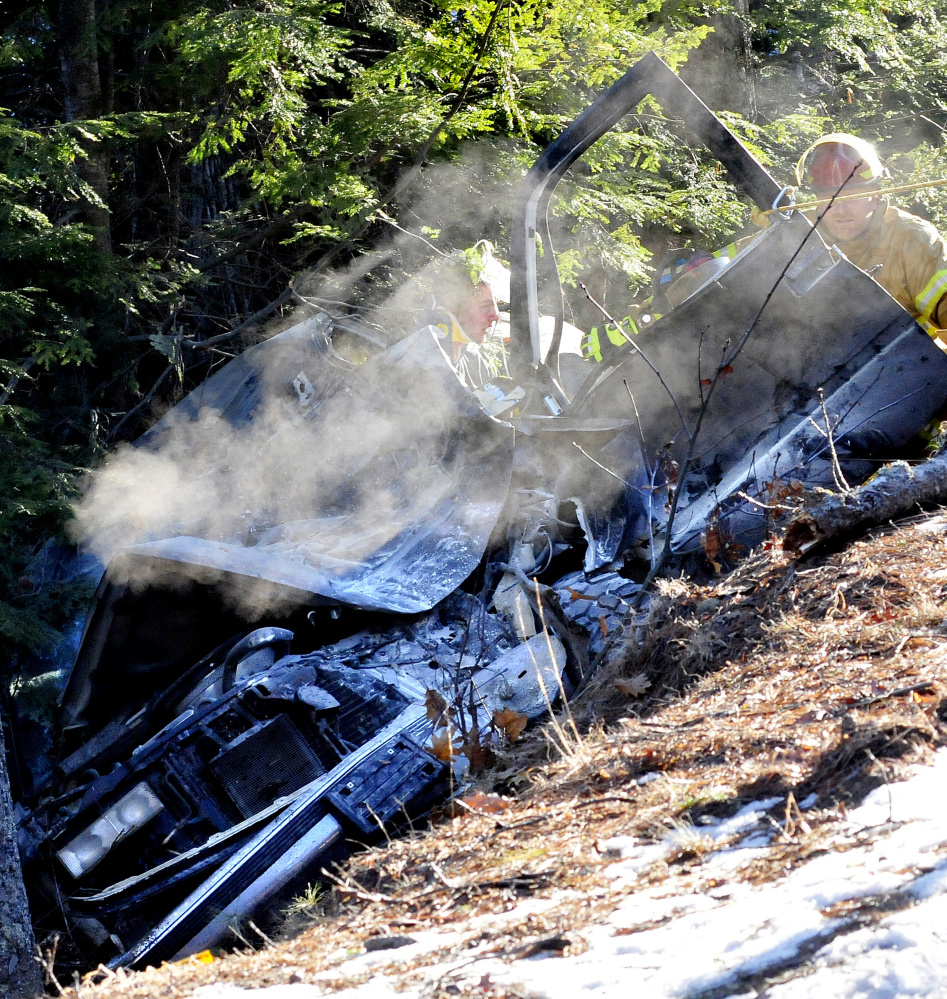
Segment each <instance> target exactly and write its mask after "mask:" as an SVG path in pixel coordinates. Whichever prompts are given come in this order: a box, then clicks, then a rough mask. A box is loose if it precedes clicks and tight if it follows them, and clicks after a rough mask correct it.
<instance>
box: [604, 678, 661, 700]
mask: <svg viewBox="0 0 947 999" xmlns="http://www.w3.org/2000/svg"><path fill="white" fill-rule="evenodd" d="M612 682H613V685H614V687H615V689H616V690H617V691H618V693H619V694H624V695H625V697H641V695H642V694H643V693H644V692H645V691H646V690H647V689H648V687H650V686H651V681H650V680H649V679H648V678H647V677H646V676H645V675H644V673H638V674H637V675H636V676H631V677H622V678H620V679H618V680H614V681H612Z"/></svg>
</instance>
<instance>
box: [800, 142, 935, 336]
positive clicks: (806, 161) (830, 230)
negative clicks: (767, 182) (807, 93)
mask: <svg viewBox="0 0 947 999" xmlns="http://www.w3.org/2000/svg"><path fill="white" fill-rule="evenodd" d="M883 176H884V167H883V166H882V164H881V160H880V159H879V158H878V154H877V153H876V152H875V149H874V147H873V146H872V145H871V144H870V143H868V142H865V141H864V139H859V138H858V137H856V136H854V135H846V134H844V133H834V134H832V135H826V136H823V137H822V138H821V139H819V140H818V141H817V142H815V143H814V144H813V145H811V146H810V147H809V148H808V149H807V150H806V151H805V152H804V153H803V154H802V156H801V157H800V159H799V163H798V165H797V167H796V179H797V181H798V182H799V183H800V184H801V185H803V186H805V187H807V188H808V189H809V190H810V191H811V192H812V194H814V195H815V196H816V197H817V198H818V199H819V200H827V199H830V198H833V197H835V198H836V200H835V201H834V202H833V203H832V204H831V205H830V206H829V208H828V209H827V210H825V214H824V215H823V217H822V219H821V221H820V222H819V231H820V232H821V233H822V235H823V237H824V238H825V240H826V242H827V243H830V244H832V243H834V244H835V245H836V246H837V247H838V248H839V249H840V250H841V251H842V253H844V254H845V256H846V257H848V259H849V260H850V261H851V262H852V263H853V264H855V266H856V267H859V268H861V269H862V270H863V271H866V272H867V273H868V274H870V275H871V276H872V277H873V278H874V279H875V280H876V281H877V282H878V284H880V285H881V287H882V288H884V289H885V291H887V292H888V294H889V295H891V297H892V298H894V299H896V300H897V301H898V302H899V303H900V304H901V305H902V306H904V308H905V309H906V310H907V311H908V312H910V313H911V315H912V316H914V317H915V318H916V319H917V321H918V322H919V323H920V324H921V325H922V326H923V327H924V328H925V329H926V330H927V331H928V332H929V333H930V334H931V335H932V336H940V338H941V339H944V340H947V330H945V327H947V244H945V242H944V239H943V237H942V236H941V235H940V233H939V232H938V231H937V230H936V229H935V228H934V226H932V225H931V223H930V222H925V221H924V219H921V218H918V217H917V216H916V215H911V214H909V213H908V212H905V211H902V210H901V209H899V208H895V207H894V206H893V205H889V204H888V201H887V199H886V198H884V197H883V196H882V195H881V194H880V193H879V183H880V181H881V179H882V177H883ZM852 195H856V197H851V196H852ZM821 210H822V209H817V210H815V211H814V212H813V215H814V216H815V217H818V214H819V212H820V211H821Z"/></svg>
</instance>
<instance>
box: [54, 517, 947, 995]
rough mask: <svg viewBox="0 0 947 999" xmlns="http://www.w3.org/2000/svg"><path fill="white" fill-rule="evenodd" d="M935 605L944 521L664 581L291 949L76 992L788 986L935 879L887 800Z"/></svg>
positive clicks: (913, 729) (944, 678) (316, 911)
mask: <svg viewBox="0 0 947 999" xmlns="http://www.w3.org/2000/svg"><path fill="white" fill-rule="evenodd" d="M945 610H947V518H945V517H944V516H943V515H931V516H926V517H919V518H915V519H913V520H912V521H909V522H904V523H902V524H901V525H899V526H898V527H897V528H887V529H885V530H881V531H877V532H875V533H874V534H873V535H872V536H870V537H868V538H866V539H863V540H860V541H857V542H855V543H852V544H850V545H849V546H847V547H845V548H844V549H842V550H840V551H838V552H836V553H832V554H824V555H817V556H812V555H810V557H808V558H807V559H804V560H802V561H799V562H791V561H787V560H786V559H785V558H784V557H783V556H782V555H781V554H780V552H779V551H778V550H777V549H775V548H774V549H772V550H770V551H764V552H761V553H758V554H756V555H754V556H753V557H752V558H750V559H749V560H748V561H747V562H746V563H745V564H744V565H743V566H741V567H740V568H739V569H738V570H737V571H735V572H734V573H732V574H730V575H729V576H727V577H726V578H723V579H721V581H720V582H719V584H718V585H716V586H703V587H700V586H695V585H690V584H687V583H685V582H673V583H666V584H664V586H663V588H662V591H661V595H660V598H659V599H658V600H657V601H655V603H654V605H653V606H652V609H651V611H650V612H649V615H648V618H647V620H646V621H645V622H644V623H642V624H640V625H639V627H637V628H636V629H635V630H634V632H633V634H629V635H628V636H627V637H626V638H625V639H624V640H623V641H622V642H621V643H620V644H619V645H618V646H617V647H616V649H615V652H614V654H613V655H612V657H611V660H610V662H608V663H607V664H606V665H605V666H604V667H603V668H602V669H601V670H600V672H599V674H598V675H597V676H596V678H595V681H594V683H593V684H592V685H590V687H589V688H588V689H587V690H586V691H585V692H584V694H583V695H582V696H581V697H580V698H579V699H577V701H576V702H575V703H574V704H573V706H572V711H573V715H572V716H571V717H569V716H566V717H560V718H559V719H558V720H557V721H556V722H555V723H554V724H551V725H547V726H546V727H545V728H544V729H543V730H542V731H540V732H535V733H531V734H529V735H528V736H527V737H526V738H525V739H523V740H521V741H520V743H519V744H518V745H517V746H516V747H514V748H515V751H514V752H510V753H509V754H507V756H506V758H505V759H504V760H503V761H502V763H501V765H500V766H499V767H498V768H497V770H496V771H495V772H493V773H492V774H491V775H490V782H491V783H490V785H489V790H488V789H487V788H486V785H485V789H484V790H483V791H480V792H477V793H472V794H469V795H468V796H467V798H466V799H464V800H462V801H461V802H460V803H458V804H457V805H455V807H454V810H453V815H452V816H451V815H447V816H444V817H442V818H441V819H440V820H438V821H437V822H436V823H435V824H434V825H433V826H432V828H431V829H430V830H428V831H426V832H423V833H417V834H416V835H413V836H411V837H408V838H405V839H402V840H398V841H395V842H393V843H391V844H390V845H389V846H387V847H386V848H383V849H379V850H375V851H372V852H368V853H363V854H360V855H358V856H356V857H355V858H354V859H353V861H352V862H351V863H349V865H348V866H347V867H346V868H345V869H344V870H340V871H337V872H336V873H335V877H336V886H335V888H334V889H333V890H332V891H331V892H330V893H327V894H326V895H325V896H323V897H322V898H321V899H320V900H318V901H316V902H315V903H314V904H313V905H312V906H310V907H309V908H308V909H305V908H304V911H303V912H302V913H301V914H297V915H296V917H295V918H294V920H293V922H292V925H293V929H294V932H295V933H296V934H297V935H295V936H293V937H291V938H289V939H286V940H284V941H283V942H279V943H276V944H274V945H268V944H266V943H265V942H264V940H263V939H261V936H262V935H261V934H260V933H259V931H257V930H256V929H255V927H253V926H250V927H244V928H243V929H242V933H243V934H244V936H245V938H246V939H245V942H246V948H245V950H244V951H243V952H241V953H237V954H234V955H231V956H228V957H225V958H222V959H220V960H214V961H213V962H212V963H210V964H198V963H196V962H190V963H182V964H178V965H175V966H165V967H163V968H160V969H157V970H149V971H147V972H144V973H141V974H136V975H128V976H125V975H123V974H119V975H114V974H112V973H107V972H100V973H99V974H97V975H92V976H87V978H86V980H85V983H84V984H82V986H81V993H80V994H81V997H82V999H92V997H95V999H113V997H119V996H122V997H151V996H164V995H169V996H190V995H193V994H194V993H195V990H196V989H198V988H200V987H202V986H208V985H211V984H212V983H216V985H215V986H214V988H212V989H209V990H207V991H205V992H204V993H198V994H203V995H204V996H205V997H206V999H210V997H211V996H221V997H223V996H227V995H230V994H231V986H241V987H243V988H265V987H268V986H276V985H281V986H284V988H280V989H277V990H274V991H273V992H271V993H270V996H271V997H272V999H296V997H297V996H298V999H308V997H310V996H315V995H319V994H321V993H322V992H323V991H325V992H336V991H338V990H341V989H346V988H352V987H360V988H359V992H358V995H359V997H360V999H366V997H367V996H369V995H373V996H377V995H388V994H389V993H390V992H391V991H392V990H394V991H405V992H406V994H409V995H412V996H414V995H418V996H420V995H423V996H440V995H451V994H452V995H457V994H463V995H465V996H477V995H482V996H524V995H535V994H548V995H566V994H568V995H571V994H572V993H573V992H575V991H576V990H577V989H579V988H580V987H581V988H592V990H593V991H595V989H598V991H597V992H596V994H599V995H611V994H613V993H612V989H613V988H614V989H616V990H619V989H620V990H622V994H626V993H627V990H628V988H629V987H632V986H634V985H635V983H636V981H637V984H638V985H639V986H641V987H643V988H645V989H646V992H645V993H642V994H648V995H655V996H658V995H660V996H664V995H668V996H670V995H687V996H701V997H704V999H710V997H713V996H726V995H731V994H734V993H740V992H747V991H748V990H751V989H755V990H760V989H763V988H765V987H768V986H771V985H772V983H773V982H779V981H783V982H787V983H788V985H786V986H777V987H778V988H783V987H787V988H788V987H792V986H794V985H796V984H798V985H800V986H801V985H802V982H800V981H799V979H800V978H801V977H802V976H805V975H808V974H809V973H811V972H812V970H813V964H812V955H813V954H814V953H816V951H817V950H818V949H819V948H820V947H822V946H823V945H826V944H827V942H828V941H831V940H836V941H838V940H841V939H843V938H845V939H849V935H852V934H857V933H861V932H864V931H866V930H870V929H871V927H873V926H875V925H876V924H878V925H879V926H882V927H884V926H887V925H888V924H884V923H883V921H884V920H885V919H888V918H891V913H892V912H895V913H900V914H901V915H903V914H904V913H910V912H911V911H912V909H913V907H915V906H917V905H919V904H920V900H921V899H922V898H924V897H926V896H924V895H923V893H922V891H921V889H920V887H918V886H919V885H920V884H921V882H920V881H918V880H917V876H918V874H919V872H923V871H926V870H936V869H937V864H938V850H939V849H940V847H939V845H938V844H939V843H940V840H938V836H940V835H941V834H940V833H939V832H937V833H930V835H928V836H927V839H928V840H930V842H927V840H925V843H926V844H927V846H926V852H925V853H924V854H923V856H921V855H920V853H919V851H920V850H921V846H919V845H918V843H919V841H918V840H917V837H916V836H915V838H914V839H911V837H910V836H907V833H906V832H905V830H909V829H912V828H915V826H912V825H911V824H910V823H907V822H905V823H904V824H903V825H899V823H898V822H897V821H896V819H897V816H896V815H895V811H896V805H895V802H896V800H897V795H896V794H894V792H895V791H897V788H893V785H894V782H895V781H897V780H898V779H899V777H901V776H903V774H904V773H905V772H906V771H907V770H908V768H909V765H910V764H914V763H923V762H930V761H931V760H932V759H933V757H934V752H935V749H936V748H937V747H938V745H940V744H942V743H943V742H944V737H945V734H947V724H945V721H944V717H943V716H947V701H945V700H944V696H945V693H947V625H945V623H944V618H945ZM645 680H647V681H648V683H649V684H650V686H648V687H647V688H645V682H644V681H645ZM642 690H643V691H644V693H643V695H642V696H636V695H637V693H638V692H639V691H642ZM576 732H578V733H580V734H581V737H580V738H577V737H576ZM931 773H934V771H931ZM497 788H499V789H502V790H503V791H504V796H502V797H501V796H500V795H498V794H496V793H493V791H494V790H495V789H497ZM878 788H880V789H881V790H880V791H875V794H874V796H873V797H872V798H871V799H870V803H869V805H870V807H869V806H866V807H868V810H867V811H866V810H865V809H862V810H861V811H855V809H857V807H858V805H859V804H860V803H861V802H862V800H863V799H864V797H865V795H866V794H868V793H869V792H871V791H873V789H878ZM879 794H880V795H881V796H882V798H883V800H882V798H879V797H878V795H879ZM884 795H887V798H884ZM926 797H927V799H929V800H933V799H935V798H937V799H939V797H943V796H942V795H938V794H937V793H936V791H935V792H931V791H928V792H926ZM879 801H880V802H881V804H880V805H879ZM885 802H889V804H887V805H885ZM898 807H900V806H898ZM872 808H873V809H874V811H871V809H872ZM879 808H880V810H881V812H885V813H886V814H885V815H881V817H880V818H878V819H877V821H876V820H875V819H871V821H868V820H866V819H865V818H864V816H865V815H875V813H876V812H878V810H879ZM879 814H880V813H879ZM912 814H913V813H912ZM914 817H915V818H916V816H914ZM925 821H926V820H925ZM918 828H919V827H918ZM924 828H925V829H927V827H924ZM938 828H940V827H938ZM899 837H900V839H899ZM942 839H943V844H944V849H947V826H945V828H944V829H943V836H942ZM879 844H880V845H879ZM912 851H913V852H912ZM886 858H887V859H886ZM906 858H910V859H906ZM879 864H880V865H881V866H880V867H879V866H878V865H879ZM818 865H821V867H819V866H818ZM872 865H875V866H874V867H872ZM817 869H818V870H819V871H821V874H819V875H818V877H816V873H815V872H816V871H817ZM866 872H868V873H866ZM915 889H916V890H915ZM925 890H927V889H925ZM764 893H765V894H764ZM741 906H742V908H741ZM753 906H755V908H753ZM748 907H749V908H748ZM751 909H752V912H754V913H756V915H751V914H749V913H750V912H751ZM760 912H762V915H760ZM741 913H742V915H741ZM741 920H742V922H741ZM888 931H889V932H893V931H891V929H890V926H889V927H888ZM850 939H852V940H854V939H855V937H854V936H851V937H850ZM697 941H701V943H700V946H699V947H698V946H697ZM254 948H259V949H254ZM708 948H710V949H708ZM629 955H630V956H629ZM537 956H556V957H559V958H562V960H561V961H559V962H549V961H546V962H536V961H535V960H526V959H527V958H535V957H537ZM636 962H637V963H636ZM823 963H824V962H823ZM609 968H611V969H612V970H611V971H609ZM570 969H571V970H570ZM687 969H690V970H687ZM688 976H689V977H688ZM305 983H312V986H315V987H312V986H309V987H307V986H306V985H305ZM577 983H581V984H577ZM596 983H597V984H596ZM64 984H65V983H64ZM289 986H292V987H289ZM66 991H67V993H68V994H71V995H74V994H75V993H74V992H73V991H71V990H66ZM614 994H615V995H618V994H619V992H618V991H615V992H614ZM751 994H752V993H751ZM756 994H759V992H758V991H757V993H756ZM834 994H842V993H841V992H840V991H836V993H834ZM846 994H848V993H846ZM851 994H857V993H855V992H852V993H851ZM891 994H901V993H898V992H894V993H891ZM912 994H927V993H925V992H923V991H922V992H917V993H912Z"/></svg>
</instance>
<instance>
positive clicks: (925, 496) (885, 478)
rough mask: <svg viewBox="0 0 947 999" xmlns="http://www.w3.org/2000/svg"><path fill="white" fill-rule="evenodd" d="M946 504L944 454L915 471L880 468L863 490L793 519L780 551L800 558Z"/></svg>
mask: <svg viewBox="0 0 947 999" xmlns="http://www.w3.org/2000/svg"><path fill="white" fill-rule="evenodd" d="M943 502H947V454H939V455H937V456H936V457H934V458H931V459H930V460H929V461H925V462H923V463H922V464H920V465H909V464H908V463H907V462H904V461H898V462H894V463H892V464H890V465H886V466H885V467H884V468H882V469H881V471H880V472H878V474H877V475H875V476H874V477H873V478H871V479H869V480H868V482H866V483H865V484H864V485H862V486H859V487H858V488H856V489H852V490H850V491H848V492H843V493H833V494H831V495H830V496H828V497H827V498H826V499H824V500H823V501H821V502H820V503H819V504H818V505H817V506H814V507H810V508H808V509H804V510H802V511H800V512H799V513H796V514H795V515H794V516H793V517H792V518H791V519H790V521H789V523H788V525H787V527H786V532H785V534H784V536H783V542H782V545H783V550H784V551H785V552H786V553H787V554H788V555H790V556H791V557H794V558H798V557H799V556H800V555H804V554H805V553H806V552H807V551H809V550H810V549H811V548H813V547H814V546H815V545H818V544H821V543H822V542H823V541H828V540H830V539H832V538H838V537H843V536H845V535H848V534H853V533H855V532H856V531H863V530H865V529H866V528H869V527H876V526H877V525H878V524H884V523H887V522H888V521H889V520H894V519H895V518H897V517H904V516H906V515H907V514H909V513H912V512H915V511H916V510H917V508H918V507H919V506H925V505H930V504H933V503H943Z"/></svg>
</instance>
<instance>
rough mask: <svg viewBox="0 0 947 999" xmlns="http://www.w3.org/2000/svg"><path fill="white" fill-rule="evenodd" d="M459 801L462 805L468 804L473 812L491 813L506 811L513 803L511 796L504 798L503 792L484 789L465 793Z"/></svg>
mask: <svg viewBox="0 0 947 999" xmlns="http://www.w3.org/2000/svg"><path fill="white" fill-rule="evenodd" d="M457 801H458V803H459V804H461V805H466V807H467V808H469V809H470V810H471V811H472V812H488V813H489V814H491V815H495V814H496V813H497V812H505V811H506V810H507V809H508V808H509V807H510V805H511V804H512V802H511V801H510V799H509V798H504V797H503V795H501V794H487V793H486V792H484V791H474V792H472V793H471V794H465V795H464V796H463V797H462V798H458V799H457Z"/></svg>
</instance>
